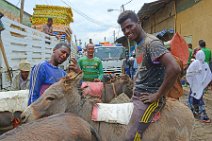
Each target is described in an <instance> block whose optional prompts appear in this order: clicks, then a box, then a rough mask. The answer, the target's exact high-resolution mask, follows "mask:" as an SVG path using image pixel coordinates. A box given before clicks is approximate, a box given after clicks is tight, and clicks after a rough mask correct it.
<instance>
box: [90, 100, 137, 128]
mask: <svg viewBox="0 0 212 141" xmlns="http://www.w3.org/2000/svg"><path fill="white" fill-rule="evenodd" d="M133 108H134V106H133V103H122V104H106V103H97V104H96V105H95V106H94V107H93V111H92V120H94V121H104V122H109V123H120V124H125V125H127V124H128V123H129V121H130V117H131V115H132V112H133Z"/></svg>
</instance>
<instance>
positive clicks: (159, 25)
mask: <svg viewBox="0 0 212 141" xmlns="http://www.w3.org/2000/svg"><path fill="white" fill-rule="evenodd" d="M173 5H174V2H170V3H169V4H167V5H166V6H165V7H163V8H161V9H160V10H159V11H157V12H156V13H155V14H153V15H151V16H150V18H149V19H147V20H145V21H144V22H143V23H142V27H143V29H144V30H145V31H146V32H147V33H155V32H159V31H161V30H163V29H173V28H174V15H175V13H174V11H175V10H174V9H173V7H174V6H173Z"/></svg>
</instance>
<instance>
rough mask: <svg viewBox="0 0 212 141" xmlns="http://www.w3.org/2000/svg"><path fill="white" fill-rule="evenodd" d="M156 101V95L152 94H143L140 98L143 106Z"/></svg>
mask: <svg viewBox="0 0 212 141" xmlns="http://www.w3.org/2000/svg"><path fill="white" fill-rule="evenodd" d="M158 99H159V97H158V93H154V94H143V95H142V96H141V97H140V100H141V101H142V102H143V103H144V104H147V103H152V102H155V101H157V100H158Z"/></svg>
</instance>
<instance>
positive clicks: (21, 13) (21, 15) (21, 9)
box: [20, 0, 24, 23]
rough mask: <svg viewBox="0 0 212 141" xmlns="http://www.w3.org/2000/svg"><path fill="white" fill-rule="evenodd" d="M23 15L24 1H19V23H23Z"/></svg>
mask: <svg viewBox="0 0 212 141" xmlns="http://www.w3.org/2000/svg"><path fill="white" fill-rule="evenodd" d="M23 15H24V0H21V8H20V23H23Z"/></svg>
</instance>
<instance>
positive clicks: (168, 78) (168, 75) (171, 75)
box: [158, 53, 181, 98]
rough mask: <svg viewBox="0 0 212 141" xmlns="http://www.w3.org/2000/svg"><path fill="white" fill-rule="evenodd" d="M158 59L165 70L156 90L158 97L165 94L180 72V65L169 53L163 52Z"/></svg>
mask: <svg viewBox="0 0 212 141" xmlns="http://www.w3.org/2000/svg"><path fill="white" fill-rule="evenodd" d="M159 60H160V62H161V63H162V64H163V65H164V66H165V69H166V72H165V78H164V81H163V83H162V85H161V86H160V88H159V90H158V98H159V97H161V96H162V95H167V93H168V92H169V90H170V89H171V88H172V87H173V85H174V83H175V82H176V80H177V77H178V76H179V74H180V72H181V69H180V66H179V65H178V64H177V62H176V60H175V59H174V57H173V56H172V55H171V53H166V54H164V55H163V56H161V58H160V59H159Z"/></svg>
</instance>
